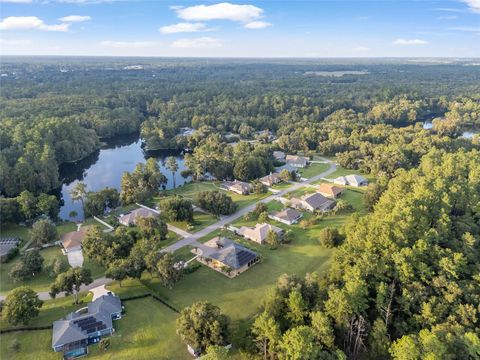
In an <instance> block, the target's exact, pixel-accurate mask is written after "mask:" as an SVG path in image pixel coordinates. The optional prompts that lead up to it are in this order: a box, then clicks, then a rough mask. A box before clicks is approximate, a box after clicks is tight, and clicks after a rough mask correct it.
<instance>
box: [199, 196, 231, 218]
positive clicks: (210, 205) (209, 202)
mask: <svg viewBox="0 0 480 360" xmlns="http://www.w3.org/2000/svg"><path fill="white" fill-rule="evenodd" d="M197 203H198V206H200V207H201V208H202V209H204V210H206V211H208V212H210V213H212V214H214V215H230V214H233V213H234V212H235V210H236V208H237V206H236V205H235V203H234V202H233V200H232V198H231V197H230V196H228V195H227V194H225V193H223V192H219V191H201V192H199V193H198V194H197Z"/></svg>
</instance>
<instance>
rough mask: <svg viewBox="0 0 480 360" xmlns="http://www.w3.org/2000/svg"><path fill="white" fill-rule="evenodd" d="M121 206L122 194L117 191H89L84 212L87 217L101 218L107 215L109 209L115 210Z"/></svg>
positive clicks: (106, 189)
mask: <svg viewBox="0 0 480 360" xmlns="http://www.w3.org/2000/svg"><path fill="white" fill-rule="evenodd" d="M119 204H120V194H119V193H118V191H117V189H114V188H108V187H107V188H105V189H103V190H100V191H97V192H93V191H89V192H88V193H87V194H86V196H85V204H84V211H85V214H86V215H87V216H99V215H103V214H105V211H106V210H107V209H114V208H116V207H117V206H118V205H119Z"/></svg>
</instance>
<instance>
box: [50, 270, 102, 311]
mask: <svg viewBox="0 0 480 360" xmlns="http://www.w3.org/2000/svg"><path fill="white" fill-rule="evenodd" d="M92 282H93V278H92V273H91V271H90V270H89V269H85V268H80V267H74V268H70V269H68V270H67V271H66V272H64V273H62V274H60V275H58V276H57V278H56V279H55V282H54V283H53V284H52V285H51V287H50V296H51V297H52V298H55V296H56V295H57V294H58V293H60V292H62V291H64V292H65V293H66V294H67V295H73V299H74V301H75V304H78V292H79V291H80V287H81V286H82V285H88V284H91V283H92Z"/></svg>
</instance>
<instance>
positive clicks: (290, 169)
mask: <svg viewBox="0 0 480 360" xmlns="http://www.w3.org/2000/svg"><path fill="white" fill-rule="evenodd" d="M283 170H287V171H288V172H289V173H292V172H294V173H297V172H298V168H296V167H295V166H292V165H290V164H288V163H287V164H285V165H282V166H279V167H277V168H276V169H275V172H276V173H277V174H280V173H281V172H282V171H283Z"/></svg>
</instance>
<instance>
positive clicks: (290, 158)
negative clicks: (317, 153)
mask: <svg viewBox="0 0 480 360" xmlns="http://www.w3.org/2000/svg"><path fill="white" fill-rule="evenodd" d="M285 161H286V162H287V164H290V165H292V166H293V167H296V168H304V167H306V166H307V165H308V164H309V163H310V159H309V158H307V157H305V156H298V155H287V156H286V157H285Z"/></svg>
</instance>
